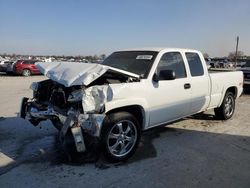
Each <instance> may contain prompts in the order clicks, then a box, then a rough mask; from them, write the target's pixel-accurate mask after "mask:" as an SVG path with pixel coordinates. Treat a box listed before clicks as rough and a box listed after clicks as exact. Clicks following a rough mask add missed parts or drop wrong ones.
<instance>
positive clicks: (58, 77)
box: [36, 62, 139, 87]
mask: <svg viewBox="0 0 250 188" xmlns="http://www.w3.org/2000/svg"><path fill="white" fill-rule="evenodd" d="M36 67H37V68H38V69H39V71H40V72H41V73H42V74H44V75H45V76H47V77H48V78H49V79H51V80H53V81H56V82H58V83H60V84H62V85H64V86H65V87H70V86H74V85H85V86H87V85H89V84H90V83H91V82H93V81H94V80H96V79H97V78H99V77H100V76H102V75H103V74H105V73H106V72H107V71H113V72H116V73H120V74H123V75H127V76H130V77H134V78H139V75H137V74H134V73H130V72H127V71H123V70H120V69H116V68H113V67H109V66H105V65H101V64H95V63H77V62H38V63H36Z"/></svg>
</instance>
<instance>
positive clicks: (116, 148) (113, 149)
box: [101, 112, 141, 162]
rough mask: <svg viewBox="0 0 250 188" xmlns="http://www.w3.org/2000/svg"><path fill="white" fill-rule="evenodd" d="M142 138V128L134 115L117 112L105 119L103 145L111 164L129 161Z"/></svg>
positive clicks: (102, 135) (102, 136)
mask: <svg viewBox="0 0 250 188" xmlns="http://www.w3.org/2000/svg"><path fill="white" fill-rule="evenodd" d="M140 138H141V128H140V125H139V123H138V121H137V119H136V118H135V117H134V116H133V115H132V114H130V113H128V112H117V113H113V114H109V115H108V116H107V117H106V118H105V120H104V124H103V129H102V133H101V144H102V146H103V149H104V155H105V157H106V158H107V160H109V161H111V162H119V161H125V160H127V159H128V158H129V157H131V156H132V155H133V154H134V153H135V151H136V148H137V147H138V144H139V141H140Z"/></svg>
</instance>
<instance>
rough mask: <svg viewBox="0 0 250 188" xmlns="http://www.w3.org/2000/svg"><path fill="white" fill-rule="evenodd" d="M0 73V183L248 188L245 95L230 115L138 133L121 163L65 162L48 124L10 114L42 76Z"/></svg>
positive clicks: (249, 129) (249, 113) (249, 133)
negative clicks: (135, 147) (135, 143)
mask: <svg viewBox="0 0 250 188" xmlns="http://www.w3.org/2000/svg"><path fill="white" fill-rule="evenodd" d="M43 79H45V77H43V76H33V77H30V78H23V77H8V76H3V75H2V76H1V75H0V91H1V92H0V104H1V106H0V187H72V186H74V187H128V186H130V187H247V188H248V187H250V110H249V109H250V95H249V94H244V95H243V96H242V97H241V98H240V99H239V100H238V102H237V109H236V113H235V115H234V117H233V119H232V120H229V121H226V122H223V121H218V120H215V119H214V117H213V113H212V112H208V113H206V114H199V115H196V116H194V117H189V118H186V119H183V120H181V121H179V122H176V123H174V124H171V125H169V126H168V127H161V128H156V129H152V130H150V131H147V132H145V133H144V135H143V137H142V141H141V143H140V146H139V148H138V150H137V152H136V154H135V156H134V157H133V158H131V159H130V160H129V161H128V162H126V163H122V164H109V163H106V162H105V161H104V160H103V159H102V157H100V158H99V159H98V160H97V161H95V162H84V163H79V161H77V162H68V161H67V159H66V158H65V155H63V154H62V151H61V149H60V148H59V147H58V144H57V131H56V129H55V128H54V127H52V126H51V124H50V122H43V123H42V124H41V125H40V126H38V127H33V126H32V125H31V124H30V123H29V122H27V121H25V120H22V119H20V118H17V117H16V116H17V113H18V111H19V104H20V100H21V97H23V96H31V95H32V92H31V90H29V85H30V84H31V82H33V81H38V80H43Z"/></svg>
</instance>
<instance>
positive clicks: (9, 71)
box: [6, 61, 17, 74]
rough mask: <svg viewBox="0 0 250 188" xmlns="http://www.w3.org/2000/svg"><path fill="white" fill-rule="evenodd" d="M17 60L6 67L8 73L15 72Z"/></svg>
mask: <svg viewBox="0 0 250 188" xmlns="http://www.w3.org/2000/svg"><path fill="white" fill-rule="evenodd" d="M16 62H17V61H10V62H9V63H8V65H7V68H6V73H7V74H13V66H14V65H15V63H16Z"/></svg>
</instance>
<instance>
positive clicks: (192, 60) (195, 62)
mask: <svg viewBox="0 0 250 188" xmlns="http://www.w3.org/2000/svg"><path fill="white" fill-rule="evenodd" d="M186 57H187V61H188V65H189V69H190V72H191V75H192V76H202V75H204V69H203V66H202V62H201V59H200V57H199V55H198V54H197V53H190V52H188V53H186Z"/></svg>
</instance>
